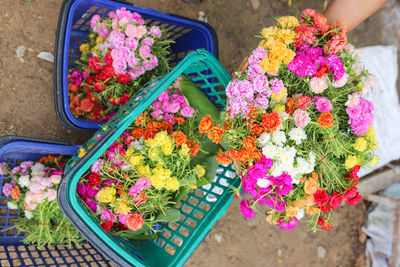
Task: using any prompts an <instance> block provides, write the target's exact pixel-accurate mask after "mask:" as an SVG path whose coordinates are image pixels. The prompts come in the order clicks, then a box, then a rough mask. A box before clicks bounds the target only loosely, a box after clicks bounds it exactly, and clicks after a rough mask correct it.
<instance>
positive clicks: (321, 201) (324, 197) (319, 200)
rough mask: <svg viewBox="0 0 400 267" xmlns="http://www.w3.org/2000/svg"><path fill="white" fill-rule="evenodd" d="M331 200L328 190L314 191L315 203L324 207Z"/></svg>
mask: <svg viewBox="0 0 400 267" xmlns="http://www.w3.org/2000/svg"><path fill="white" fill-rule="evenodd" d="M328 201H329V195H328V194H327V193H326V190H325V189H324V190H317V191H315V193H314V203H315V204H316V205H317V206H319V207H322V206H324V205H325V204H326V203H328Z"/></svg>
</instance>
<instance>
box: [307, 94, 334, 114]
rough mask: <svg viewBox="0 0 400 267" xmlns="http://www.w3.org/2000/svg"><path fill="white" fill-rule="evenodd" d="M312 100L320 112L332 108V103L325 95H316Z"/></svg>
mask: <svg viewBox="0 0 400 267" xmlns="http://www.w3.org/2000/svg"><path fill="white" fill-rule="evenodd" d="M312 101H313V102H314V103H315V108H316V109H317V110H318V111H319V112H329V111H331V110H332V108H333V106H332V103H331V102H330V101H329V100H328V98H326V97H324V96H314V97H313V99H312Z"/></svg>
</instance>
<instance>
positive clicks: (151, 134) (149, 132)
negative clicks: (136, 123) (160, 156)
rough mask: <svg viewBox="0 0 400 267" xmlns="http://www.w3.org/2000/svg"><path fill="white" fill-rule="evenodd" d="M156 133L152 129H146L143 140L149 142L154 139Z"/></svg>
mask: <svg viewBox="0 0 400 267" xmlns="http://www.w3.org/2000/svg"><path fill="white" fill-rule="evenodd" d="M154 135H155V134H154V132H153V130H152V129H146V130H145V131H144V133H143V139H144V140H147V139H149V138H154Z"/></svg>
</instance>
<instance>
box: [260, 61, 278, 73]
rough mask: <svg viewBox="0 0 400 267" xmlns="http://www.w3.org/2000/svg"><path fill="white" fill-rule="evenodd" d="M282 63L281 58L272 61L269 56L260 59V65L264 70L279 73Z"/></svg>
mask: <svg viewBox="0 0 400 267" xmlns="http://www.w3.org/2000/svg"><path fill="white" fill-rule="evenodd" d="M281 63H282V62H281V61H279V60H274V61H271V60H270V59H269V58H263V59H261V61H260V66H261V68H262V69H263V70H264V72H272V73H278V71H279V68H280V66H281Z"/></svg>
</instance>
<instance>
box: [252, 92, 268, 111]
mask: <svg viewBox="0 0 400 267" xmlns="http://www.w3.org/2000/svg"><path fill="white" fill-rule="evenodd" d="M254 103H255V104H256V105H257V106H259V107H261V108H263V109H267V108H268V103H269V101H268V97H267V96H266V95H259V96H257V97H256V99H254Z"/></svg>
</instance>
